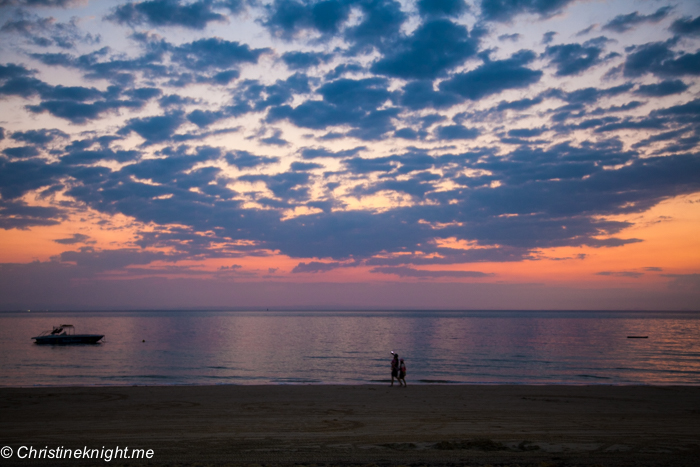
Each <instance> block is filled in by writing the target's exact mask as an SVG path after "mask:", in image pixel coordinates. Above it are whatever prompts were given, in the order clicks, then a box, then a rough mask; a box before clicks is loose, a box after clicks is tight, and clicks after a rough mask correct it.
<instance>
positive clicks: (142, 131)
mask: <svg viewBox="0 0 700 467" xmlns="http://www.w3.org/2000/svg"><path fill="white" fill-rule="evenodd" d="M184 122H185V119H184V118H183V115H182V112H172V113H168V114H165V115H156V116H154V117H144V118H132V119H129V120H128V121H127V122H126V125H125V126H124V127H122V128H121V129H120V130H119V131H118V132H117V133H118V134H121V135H128V134H129V133H131V132H132V131H133V132H134V133H137V134H138V135H139V136H141V137H142V138H143V139H145V140H146V144H154V143H162V142H164V141H168V140H170V139H171V138H172V136H173V133H174V132H175V130H177V129H178V128H179V127H180V126H181V125H182V124H183V123H184Z"/></svg>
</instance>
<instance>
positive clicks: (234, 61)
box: [172, 37, 271, 71]
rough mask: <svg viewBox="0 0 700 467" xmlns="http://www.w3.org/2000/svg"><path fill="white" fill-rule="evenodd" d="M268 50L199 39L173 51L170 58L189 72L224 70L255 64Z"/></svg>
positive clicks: (216, 39) (217, 39)
mask: <svg viewBox="0 0 700 467" xmlns="http://www.w3.org/2000/svg"><path fill="white" fill-rule="evenodd" d="M270 51H271V50H270V49H269V48H261V49H251V48H250V47H249V46H248V45H247V44H241V43H239V42H235V41H234V42H232V41H227V40H225V39H220V38H218V37H210V38H207V39H199V40H196V41H194V42H190V43H187V44H183V45H181V46H179V47H176V48H174V49H173V53H172V58H173V60H174V61H176V62H178V63H180V64H181V65H183V66H184V67H186V68H188V69H190V70H197V71H200V70H208V69H212V68H216V69H226V68H231V67H236V66H238V65H240V64H242V63H257V62H258V59H259V58H260V56H261V55H263V54H267V53H270Z"/></svg>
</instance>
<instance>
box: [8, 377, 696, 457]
mask: <svg viewBox="0 0 700 467" xmlns="http://www.w3.org/2000/svg"><path fill="white" fill-rule="evenodd" d="M0 414H1V415H0V437H1V441H0V446H9V447H11V448H13V452H14V453H15V455H13V457H11V458H10V459H4V460H0V464H2V465H24V466H27V465H85V464H91V465H210V464H211V465H250V464H259V465H294V464H303V465H309V464H316V465H323V464H325V465H366V464H377V465H460V466H461V465H488V464H490V465H493V466H496V465H498V466H506V465H508V466H514V465H519V466H521V467H523V466H541V467H547V466H560V465H561V466H573V465H582V466H593V465H598V466H657V465H658V466H661V465H664V466H667V465H673V466H697V465H700V460H699V459H700V387H648V386H627V387H620V386H471V385H464V386H462V385H459V386H456V385H455V386H453V385H410V386H409V387H408V388H399V387H387V386H384V385H365V386H326V385H310V386H305V385H304V386H204V387H202V386H196V387H193V386H170V387H99V388H98V387H91V388H28V389H21V388H4V389H0ZM21 446H33V447H34V448H35V449H41V448H45V447H48V448H49V449H52V448H57V447H63V448H81V449H82V448H84V447H85V446H87V447H88V448H90V449H93V448H95V449H100V448H102V447H103V446H104V447H105V448H115V447H117V446H119V447H120V448H124V447H127V446H128V447H129V448H130V449H131V448H136V447H138V448H143V449H152V450H153V457H152V458H151V459H150V460H120V459H113V460H112V461H111V462H109V463H106V462H104V461H103V460H95V459H92V460H88V461H85V460H80V461H78V460H75V459H70V460H62V461H56V460H48V459H44V460H33V461H29V460H27V459H17V456H16V453H17V450H18V449H20V447H21ZM23 452H24V453H25V454H26V452H27V451H26V450H25V451H23Z"/></svg>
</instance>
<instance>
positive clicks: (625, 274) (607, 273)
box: [596, 271, 644, 279]
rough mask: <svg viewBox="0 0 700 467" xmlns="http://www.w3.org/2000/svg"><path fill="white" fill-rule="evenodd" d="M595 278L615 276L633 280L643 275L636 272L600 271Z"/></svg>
mask: <svg viewBox="0 0 700 467" xmlns="http://www.w3.org/2000/svg"><path fill="white" fill-rule="evenodd" d="M596 275H597V276H615V277H631V278H633V279H638V278H640V277H642V276H643V275H644V273H643V272H638V271H601V272H596Z"/></svg>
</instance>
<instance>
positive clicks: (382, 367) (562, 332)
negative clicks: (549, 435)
mask: <svg viewBox="0 0 700 467" xmlns="http://www.w3.org/2000/svg"><path fill="white" fill-rule="evenodd" d="M64 323H69V324H73V325H75V326H76V328H77V332H78V333H100V334H105V335H106V336H107V338H106V342H105V343H104V344H101V345H94V346H40V345H35V344H33V341H32V340H31V339H30V338H31V337H32V336H35V335H37V334H39V333H40V331H43V330H46V329H50V328H51V327H52V326H53V325H58V324H64ZM0 324H2V326H0V386H44V385H49V386H63V385H133V384H139V385H162V384H284V383H323V384H325V383H345V384H357V383H372V382H376V383H380V382H383V381H386V380H387V379H388V377H389V373H390V371H389V363H390V357H391V356H390V354H389V352H390V351H391V350H394V351H396V352H398V353H399V354H400V355H401V356H402V357H404V358H405V359H406V363H407V367H408V376H407V381H408V382H409V384H411V383H421V382H423V383H429V382H449V383H482V384H489V383H506V384H528V383H529V384H690V385H698V384H700V313H668V312H667V313H649V312H633V313H632V312H525V311H519V312H502V311H496V312H494V311H488V312H486V311H485V312H428V311H426V312H203V311H168V312H164V311H158V312H71V313H58V312H45V313H35V312H32V313H0ZM628 335H645V336H649V338H648V339H628V338H627V336H628ZM144 340H145V342H142V341H144Z"/></svg>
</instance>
